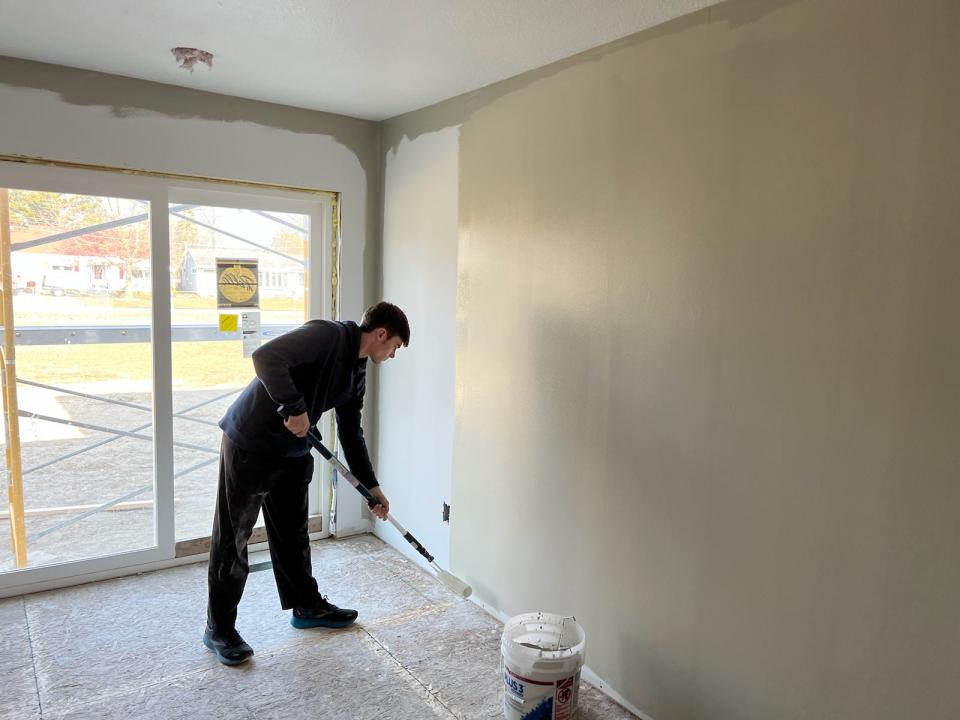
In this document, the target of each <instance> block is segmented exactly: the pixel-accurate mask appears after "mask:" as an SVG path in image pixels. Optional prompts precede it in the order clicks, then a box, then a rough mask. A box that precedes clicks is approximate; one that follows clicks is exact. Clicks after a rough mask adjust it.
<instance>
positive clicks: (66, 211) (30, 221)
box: [10, 190, 107, 230]
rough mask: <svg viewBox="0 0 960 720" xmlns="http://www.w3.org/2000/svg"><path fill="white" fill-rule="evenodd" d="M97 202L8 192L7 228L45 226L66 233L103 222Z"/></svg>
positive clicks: (85, 197)
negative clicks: (69, 230)
mask: <svg viewBox="0 0 960 720" xmlns="http://www.w3.org/2000/svg"><path fill="white" fill-rule="evenodd" d="M106 217H107V216H106V211H105V208H104V207H103V203H102V202H101V199H100V198H98V197H93V196H91V195H67V194H64V193H49V192H40V191H36V190H11V191H10V225H11V227H13V228H18V229H27V228H30V227H36V226H40V227H48V228H58V229H61V230H68V229H71V228H81V227H85V226H88V225H97V224H98V223H102V222H105V221H106Z"/></svg>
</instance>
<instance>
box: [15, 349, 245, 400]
mask: <svg viewBox="0 0 960 720" xmlns="http://www.w3.org/2000/svg"><path fill="white" fill-rule="evenodd" d="M152 363H153V358H152V355H151V352H150V344H149V343H112V344H109V345H104V344H101V345H25V346H21V347H18V348H17V375H18V376H19V377H22V378H24V379H26V380H33V381H35V382H42V383H46V384H48V385H74V384H85V383H93V382H104V381H109V380H121V381H136V380H143V381H149V380H150V378H151V377H152ZM253 376H254V372H253V361H252V360H251V359H250V358H245V357H243V350H242V348H241V343H240V341H239V340H227V341H220V342H178V343H174V344H173V386H174V388H191V389H197V388H206V387H211V386H216V385H226V386H231V387H238V386H242V385H245V384H247V383H248V382H249V381H250V379H251V378H252V377H253Z"/></svg>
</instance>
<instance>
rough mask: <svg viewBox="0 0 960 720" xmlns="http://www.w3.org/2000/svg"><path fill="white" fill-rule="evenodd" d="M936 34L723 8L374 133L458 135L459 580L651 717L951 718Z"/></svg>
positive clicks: (952, 275)
mask: <svg viewBox="0 0 960 720" xmlns="http://www.w3.org/2000/svg"><path fill="white" fill-rule="evenodd" d="M958 30H960V6H958V5H956V4H955V3H952V2H949V1H947V0H920V1H919V2H914V3H897V2H882V3H877V2H873V1H872V0H849V1H848V2H844V3H837V2H833V1H832V0H730V1H729V2H727V3H724V4H722V5H719V6H717V7H715V8H713V9H711V10H709V11H703V12H701V13H698V14H695V15H692V16H689V17H687V18H683V19H680V20H678V21H674V22H672V23H669V24H667V25H665V26H662V27H660V28H656V29H654V30H652V31H648V32H644V33H641V34H640V35H637V36H634V37H631V38H628V39H627V40H625V41H622V42H618V43H614V44H612V45H609V46H605V47H603V48H598V49H596V50H594V51H591V52H589V53H586V54H584V55H581V56H578V57H576V58H573V59H571V60H569V61H564V62H562V63H558V64H556V65H552V66H549V67H547V68H543V69H541V70H538V71H535V72H533V73H528V74H526V75H523V76H520V77H518V78H515V79H513V80H510V81H507V82H505V83H501V84H499V85H497V86H493V87H491V88H488V89H485V90H483V91H479V92H477V93H473V94H471V95H469V96H464V97H462V98H457V99H455V100H453V101H449V102H447V103H443V104H441V105H439V106H436V107H433V108H428V109H426V110H423V111H419V112H417V113H413V114H411V115H407V116H403V117H401V118H398V119H395V120H393V121H390V122H388V123H387V125H386V129H385V133H384V137H385V139H386V142H385V148H384V153H385V155H386V156H387V157H388V158H392V157H393V156H392V155H390V153H396V156H397V157H402V156H403V155H404V153H409V154H411V155H413V156H417V157H420V158H422V159H425V158H427V157H429V155H430V152H431V151H430V150H427V149H426V148H425V149H424V151H423V153H420V152H419V150H418V145H417V143H418V142H419V141H420V139H421V138H426V137H430V136H431V135H432V134H435V133H438V132H441V131H445V130H447V129H457V130H459V147H458V149H457V158H456V161H457V177H458V197H457V201H456V211H457V217H458V233H457V234H458V238H457V275H458V278H457V306H456V333H455V338H456V345H455V353H456V369H455V380H454V412H455V432H454V438H453V458H452V461H453V488H452V498H453V507H454V516H453V522H452V527H451V546H450V557H451V563H452V569H453V570H454V571H455V572H456V573H458V574H460V575H462V576H464V577H465V578H466V579H467V580H468V581H469V582H471V583H472V584H473V586H474V589H475V592H476V594H477V596H478V597H479V599H481V600H482V601H484V602H486V603H488V604H489V605H491V606H492V607H494V608H496V609H497V610H499V611H501V612H503V613H506V614H510V615H512V614H515V613H519V612H522V611H528V610H537V609H542V610H552V611H556V612H562V613H573V614H576V616H577V618H578V620H580V622H581V623H582V624H583V625H584V627H585V628H586V631H587V635H588V663H589V665H590V666H591V667H592V669H593V670H594V671H595V672H597V673H598V674H599V675H600V676H601V677H603V678H605V679H606V680H608V681H609V683H610V685H611V686H612V687H613V688H614V689H615V690H616V691H618V692H619V693H621V694H622V695H623V696H624V697H625V698H626V699H627V700H628V701H629V702H630V703H632V704H633V705H634V706H635V707H637V708H639V709H641V710H642V711H644V712H645V713H647V714H648V715H649V716H651V717H653V718H656V720H668V719H670V720H676V719H678V718H709V719H710V720H726V719H729V720H733V719H734V718H736V719H737V720H744V719H747V720H749V719H751V718H755V719H757V720H761V719H763V720H766V719H768V718H810V717H817V718H871V719H876V718H901V717H923V718H938V719H939V718H942V719H944V720H946V719H947V718H955V717H958V716H960V690H958V689H957V688H958V687H960V685H958V684H957V683H956V682H955V680H956V677H957V676H958V675H960V620H958V615H957V612H956V608H957V607H958V606H960V563H957V562H956V559H957V557H958V551H960V524H958V523H957V521H956V518H957V517H958V516H960V483H958V482H957V477H958V469H960V444H958V443H957V442H956V438H957V437H958V435H960V333H958V330H960V322H958V320H957V313H956V308H957V306H958V302H960V283H958V282H957V280H956V268H957V267H958V265H960V245H958V244H957V243H955V242H954V241H953V238H954V237H955V235H956V228H957V227H958V226H960V204H958V203H957V202H956V197H955V195H956V185H957V178H958V171H960V139H958V138H960V136H958V134H957V132H956V129H957V127H960V96H958V94H957V93H956V92H955V91H954V87H955V80H954V76H955V73H956V68H957V67H960V43H957V37H958ZM405 142H406V143H407V144H406V145H404V143H405ZM410 161H411V162H413V159H412V158H411V159H410ZM448 161H449V158H448V156H447V155H442V156H441V157H440V158H439V160H438V162H442V163H447V162H448ZM449 176H450V171H448V170H445V171H444V172H443V173H438V175H437V177H436V178H435V179H431V178H429V176H428V173H426V172H425V171H424V172H422V173H421V174H420V175H419V176H418V178H419V179H418V182H419V185H418V188H417V193H418V195H420V196H422V195H423V194H426V195H428V196H429V195H433V196H434V197H435V199H436V200H437V203H438V207H437V208H435V209H436V210H437V211H438V212H440V213H441V214H443V213H447V212H449V211H450V209H451V208H452V207H453V204H454V203H453V200H452V198H450V197H449V194H448V193H447V187H446V185H445V183H446V182H447V179H448V177H449ZM431 185H432V190H431V187H430V186H431ZM394 192H397V193H399V192H400V187H399V184H398V185H394V184H391V182H390V181H389V178H388V182H387V184H386V186H385V193H386V197H387V202H386V206H387V207H388V208H389V207H391V202H390V201H391V194H392V193H394ZM418 212H419V209H416V210H415V209H410V210H409V213H410V215H409V217H408V218H407V221H408V222H412V218H413V217H414V216H415V215H416V214H417V213H418ZM401 224H402V222H401V221H400V220H397V219H396V218H394V219H392V220H390V221H389V222H387V223H385V227H384V242H385V245H386V246H389V245H390V244H392V243H398V244H399V243H400V242H401V234H400V232H399V230H398V229H397V228H398V227H399V226H400V225H401ZM444 237H446V236H444ZM436 239H437V241H438V242H450V243H452V242H453V240H452V239H447V240H442V239H441V238H440V237H439V236H437V238H436ZM422 246H423V247H428V246H429V247H433V245H432V241H431V242H429V243H428V242H426V241H423V242H422ZM441 252H442V253H444V255H445V256H446V257H449V255H450V253H451V252H452V249H451V248H442V250H441ZM409 268H410V265H409V264H408V261H407V259H406V258H402V259H401V258H400V257H399V255H394V256H391V255H389V254H385V269H384V273H385V276H387V277H389V276H390V274H391V273H394V272H398V273H399V272H400V271H401V270H402V271H403V272H407V271H409ZM433 281H434V276H433V275H432V273H424V274H423V275H422V276H421V278H420V282H421V283H425V284H429V283H431V282H433ZM426 326H427V327H428V328H429V327H430V324H429V323H427V324H426ZM415 332H416V328H415ZM420 332H421V335H420V337H421V338H422V337H423V332H424V331H422V330H421V331H420ZM415 337H416V335H415ZM432 347H433V348H435V351H436V352H438V353H443V352H447V353H450V352H453V350H452V349H450V350H448V349H446V346H443V345H440V344H434V345H433V346H432ZM399 362H400V361H398V364H399ZM387 379H388V380H389V381H390V382H392V381H393V380H392V378H387ZM396 380H397V382H400V381H401V376H400V375H399V374H398V375H397V376H396ZM402 381H403V382H411V381H412V376H411V375H409V374H408V375H405V376H403V378H402ZM446 382H447V380H446V379H444V378H442V377H441V378H438V383H446ZM424 390H426V389H425V388H417V389H416V390H410V389H406V390H404V391H402V392H401V390H400V389H399V388H397V389H395V390H394V391H393V392H395V393H396V400H391V399H389V398H390V397H391V396H390V395H389V394H388V392H389V391H388V390H387V389H386V388H385V392H384V395H383V399H384V403H383V405H382V407H381V425H383V426H392V425H399V424H403V423H405V422H407V418H408V417H409V403H410V402H413V403H418V402H427V403H429V402H430V401H429V400H420V399H419V397H413V398H412V394H413V393H419V392H421V391H424ZM431 391H432V390H431ZM441 392H442V391H441ZM401 398H402V399H403V400H404V401H405V402H406V404H405V403H404V402H400V399H401ZM411 398H412V399H411ZM417 412H419V411H417ZM426 442H428V440H426V439H425V440H423V441H421V446H422V443H426ZM398 481H402V482H404V483H409V484H410V485H411V486H412V485H415V484H416V482H417V480H416V475H415V473H414V472H413V471H410V472H409V473H406V472H405V474H404V475H403V476H402V477H401V478H398Z"/></svg>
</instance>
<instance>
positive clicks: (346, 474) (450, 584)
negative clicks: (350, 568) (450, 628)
mask: <svg viewBox="0 0 960 720" xmlns="http://www.w3.org/2000/svg"><path fill="white" fill-rule="evenodd" d="M307 442H309V443H310V445H311V446H312V447H313V449H314V450H316V451H317V452H318V453H320V455H321V456H323V459H324V460H326V461H327V462H329V463H330V464H331V465H333V466H334V467H335V468H336V469H337V472H339V473H340V475H341V476H342V477H343V478H344V479H345V480H346V481H347V482H348V483H350V484H351V485H353V487H355V488H356V489H357V492H359V493H360V494H361V495H363V497H364V498H365V499H366V501H367V504H368V505H369V506H370V507H374V506H376V505H379V501H378V500H377V499H376V498H375V497H374V496H373V494H371V492H370V491H369V490H367V488H366V487H364V486H363V484H361V482H360V481H359V480H357V478H356V476H354V474H353V473H352V472H350V469H349V468H348V467H347V466H346V465H344V464H343V463H342V462H340V460H339V458H337V456H336V455H334V454H333V453H332V452H330V451H329V450H327V448H326V447H325V446H324V444H323V443H322V442H321V441H320V436H319V435H318V434H317V429H316V428H314V427H311V428H310V429H309V430H308V431H307ZM387 520H389V521H390V523H391V524H392V525H393V526H394V527H395V528H396V529H397V531H398V532H399V533H400V534H401V535H403V539H404V540H406V541H407V542H408V543H410V545H412V546H413V549H414V550H416V551H417V552H418V553H420V554H421V555H422V556H423V557H424V558H426V561H427V562H428V563H430V568H431V569H432V570H433V572H434V573H436V576H437V580H439V581H440V582H441V583H443V584H444V585H445V586H446V587H447V588H448V589H450V590H451V591H453V592H455V593H456V594H457V595H460V596H462V597H470V594H471V593H472V592H473V589H472V588H471V587H470V586H469V585H467V584H466V583H465V582H464V581H463V580H461V579H460V578H458V577H457V576H456V575H452V574H450V573H448V572H447V571H446V570H444V569H443V568H442V567H440V566H439V565H438V564H437V561H436V560H434V559H433V555H431V554H430V553H429V551H428V550H427V549H426V548H425V547H424V546H423V545H421V544H420V541H419V540H417V539H416V538H415V537H414V536H413V535H411V534H410V533H409V532H408V531H407V529H406V528H405V527H404V526H403V525H401V524H400V523H399V522H398V521H397V519H396V518H395V517H393V515H391V514H390V513H387Z"/></svg>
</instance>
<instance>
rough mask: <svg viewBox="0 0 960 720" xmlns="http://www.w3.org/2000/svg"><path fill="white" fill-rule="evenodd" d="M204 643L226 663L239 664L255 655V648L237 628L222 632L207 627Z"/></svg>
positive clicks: (218, 658)
mask: <svg viewBox="0 0 960 720" xmlns="http://www.w3.org/2000/svg"><path fill="white" fill-rule="evenodd" d="M203 644H204V645H206V646H207V647H208V648H209V649H210V650H212V651H213V652H215V653H216V654H217V660H219V661H220V662H222V663H223V664H224V665H239V664H240V663H243V662H246V661H247V660H249V659H250V658H251V657H253V648H252V647H250V646H249V645H247V643H245V642H244V640H243V638H242V637H240V633H238V632H237V631H236V630H231V631H230V632H226V633H223V634H220V633H215V632H213V631H212V630H211V629H210V628H207V629H206V631H205V632H204V633H203Z"/></svg>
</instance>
